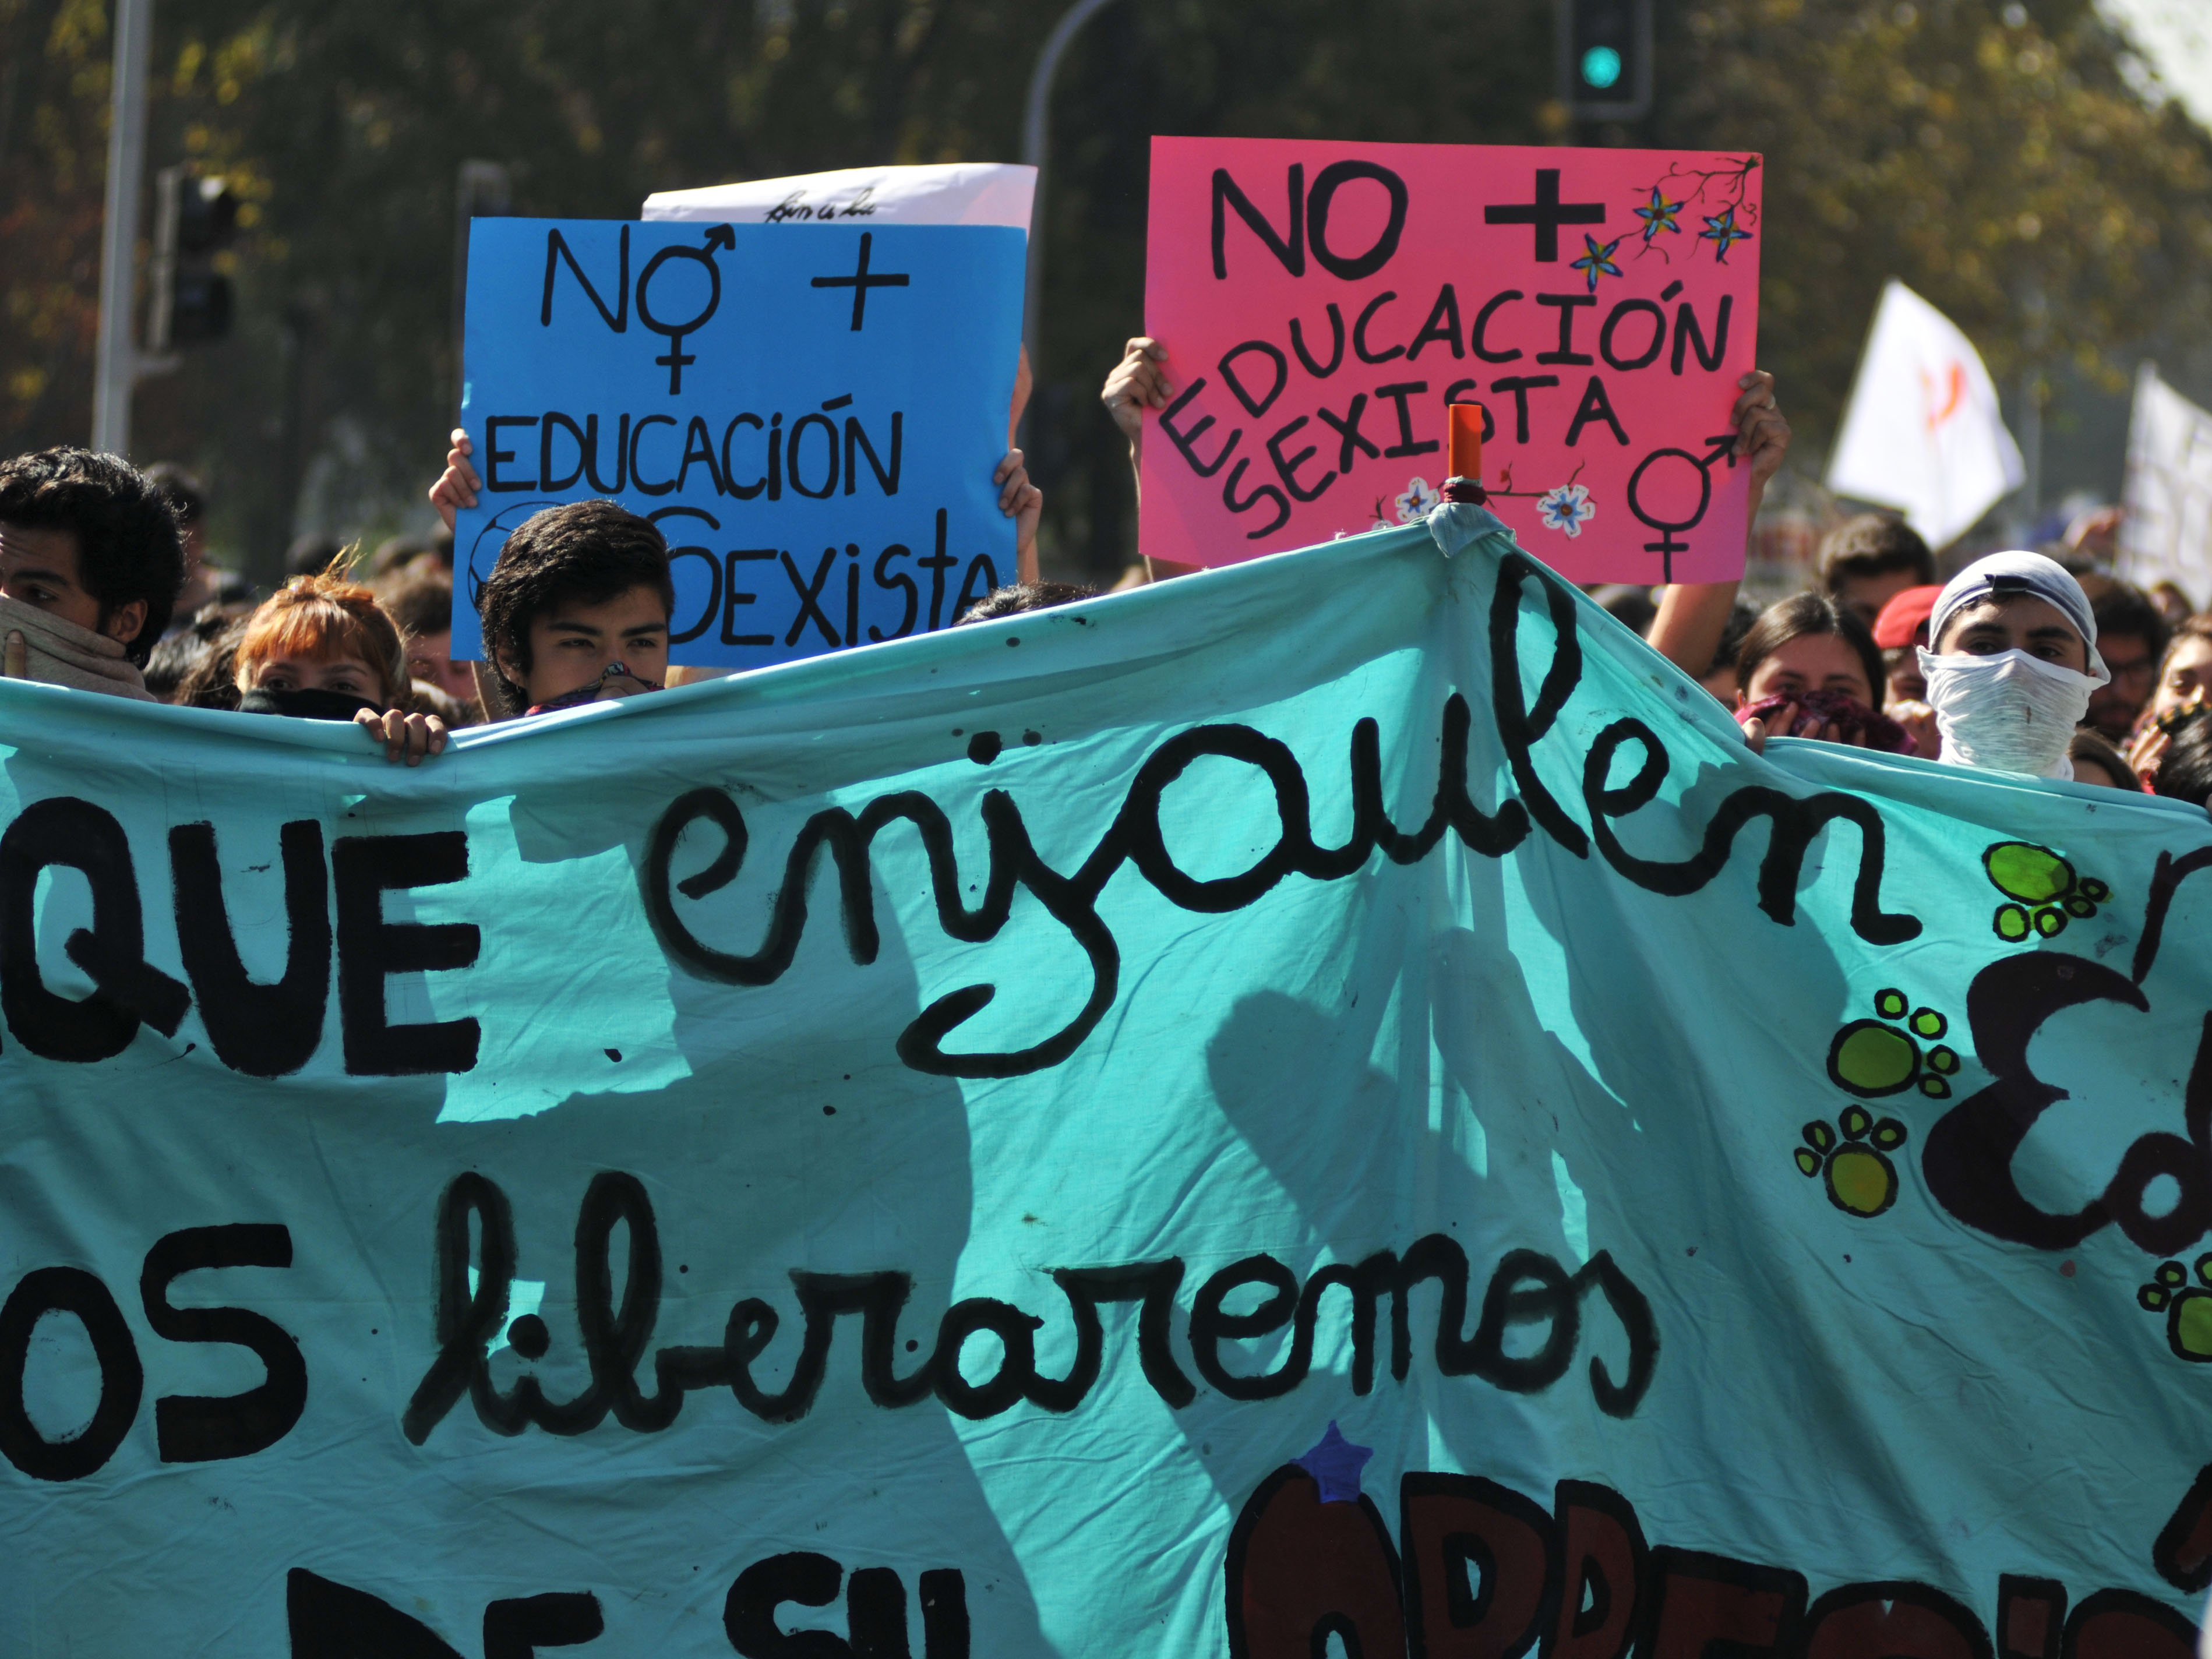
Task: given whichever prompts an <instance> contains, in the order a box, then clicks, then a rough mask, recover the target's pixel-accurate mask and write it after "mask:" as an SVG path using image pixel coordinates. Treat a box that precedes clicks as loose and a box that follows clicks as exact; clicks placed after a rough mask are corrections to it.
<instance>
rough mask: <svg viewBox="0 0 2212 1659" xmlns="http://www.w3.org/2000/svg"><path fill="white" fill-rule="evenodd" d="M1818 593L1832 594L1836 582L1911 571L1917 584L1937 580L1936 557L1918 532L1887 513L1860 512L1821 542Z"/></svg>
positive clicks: (1816, 567) (1815, 565) (1818, 565)
mask: <svg viewBox="0 0 2212 1659" xmlns="http://www.w3.org/2000/svg"><path fill="white" fill-rule="evenodd" d="M1814 570H1815V572H1816V573H1817V575H1816V580H1818V582H1819V584H1820V591H1821V592H1824V593H1832V592H1835V591H1836V586H1837V584H1838V583H1839V582H1843V581H1846V580H1850V579H1851V578H1853V577H1857V576H1882V575H1887V574H1889V573H1890V572H1891V571H1893V570H1910V571H1911V572H1912V573H1913V576H1914V578H1915V581H1916V585H1917V586H1923V587H1924V586H1929V584H1931V583H1933V582H1934V581H1935V580H1936V556H1935V555H1934V554H1933V553H1930V552H1929V550H1928V544H1927V543H1926V542H1924V541H1923V540H1921V539H1920V532H1918V531H1917V530H1915V529H1913V527H1912V526H1911V525H1909V524H1907V523H1905V520H1902V519H1896V518H1892V517H1891V516H1890V515H1889V514H1888V513H1860V514H1859V515H1858V516H1857V518H1855V519H1846V520H1844V522H1843V523H1842V524H1840V525H1838V526H1837V527H1836V528H1835V529H1833V530H1832V531H1830V532H1828V533H1827V535H1826V537H1825V538H1823V539H1822V540H1821V543H1820V557H1819V558H1818V559H1817V560H1816V561H1815V562H1814Z"/></svg>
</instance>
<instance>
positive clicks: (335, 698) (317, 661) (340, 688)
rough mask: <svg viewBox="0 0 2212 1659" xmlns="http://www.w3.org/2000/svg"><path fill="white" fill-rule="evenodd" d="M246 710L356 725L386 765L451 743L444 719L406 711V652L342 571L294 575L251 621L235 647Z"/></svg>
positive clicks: (371, 599) (411, 761)
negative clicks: (380, 752)
mask: <svg viewBox="0 0 2212 1659" xmlns="http://www.w3.org/2000/svg"><path fill="white" fill-rule="evenodd" d="M237 665H238V689H239V690H240V693H241V694H242V695H241V696H240V700H239V705H238V706H239V709H240V713H243V714H289V715H292V716H295V718H301V719H306V720H351V721H352V722H353V723H354V724H355V725H356V726H362V727H365V728H366V729H367V730H368V733H369V735H370V736H371V737H373V738H375V739H376V740H377V741H379V742H380V743H381V744H384V746H385V757H386V759H387V760H395V761H396V760H400V759H402V758H404V760H405V761H406V763H407V764H408V765H410V766H419V765H421V764H422V757H424V756H425V755H435V754H438V753H440V752H441V751H442V750H444V749H445V746H446V723H445V722H444V721H443V720H440V719H439V718H438V717H437V716H436V715H435V714H414V713H410V711H409V710H408V708H407V707H406V705H407V703H408V702H409V701H410V693H411V689H412V683H411V681H410V678H409V677H408V673H407V647H406V642H405V641H404V639H403V638H402V637H401V635H400V632H399V629H398V625H397V624H395V623H393V622H392V618H391V617H388V616H386V614H385V612H384V608H383V607H382V606H381V605H378V604H377V602H376V596H375V595H374V593H372V592H369V591H368V589H367V588H366V587H363V586H360V585H359V584H358V583H356V582H349V581H348V580H346V579H345V577H344V575H343V574H342V572H341V571H340V569H339V568H338V567H337V566H336V565H333V566H331V568H329V569H327V570H325V571H324V572H323V573H322V574H320V575H319V576H295V577H294V578H293V579H292V580H290V581H289V582H287V583H285V584H284V586H282V587H280V588H278V589H277V590H276V592H275V593H273V594H271V595H270V597H269V598H268V599H264V601H263V602H262V604H261V607H260V609H258V611H255V612H254V613H253V615H252V617H249V618H248V619H247V620H246V634H245V636H244V637H243V638H242V639H240V641H239V644H238V656H237Z"/></svg>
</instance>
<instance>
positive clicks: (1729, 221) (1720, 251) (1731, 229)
mask: <svg viewBox="0 0 2212 1659" xmlns="http://www.w3.org/2000/svg"><path fill="white" fill-rule="evenodd" d="M1698 240H1699V241H1701V242H1711V244H1712V245H1713V262H1714V263H1715V264H1727V263H1728V252H1729V248H1730V247H1732V246H1735V244H1736V243H1738V242H1747V241H1749V240H1751V233H1750V232H1749V231H1747V230H1745V229H1744V228H1741V226H1739V225H1738V224H1737V223H1736V222H1735V208H1734V207H1732V206H1731V207H1725V208H1723V209H1722V210H1720V212H1719V213H1718V214H1717V215H1716V216H1712V217H1710V218H1707V219H1706V220H1705V228H1704V229H1703V230H1701V231H1699V233H1698Z"/></svg>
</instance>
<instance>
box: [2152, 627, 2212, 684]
mask: <svg viewBox="0 0 2212 1659" xmlns="http://www.w3.org/2000/svg"><path fill="white" fill-rule="evenodd" d="M2190 640H2212V611H2198V612H2197V614H2196V615H2195V616H2193V617H2189V618H2188V619H2187V620H2186V621H2184V622H2179V623H2175V624H2174V625H2173V632H2172V635H2170V636H2169V637H2168V638H2167V640H2166V649H2165V650H2163V651H2161V652H2160V653H2158V678H2159V682H2160V684H2165V681H2166V660H2167V659H2169V658H2170V657H2172V655H2173V653H2175V652H2176V651H2178V650H2179V649H2180V648H2181V647H2182V645H2183V644H2184V643H2185V641H2190Z"/></svg>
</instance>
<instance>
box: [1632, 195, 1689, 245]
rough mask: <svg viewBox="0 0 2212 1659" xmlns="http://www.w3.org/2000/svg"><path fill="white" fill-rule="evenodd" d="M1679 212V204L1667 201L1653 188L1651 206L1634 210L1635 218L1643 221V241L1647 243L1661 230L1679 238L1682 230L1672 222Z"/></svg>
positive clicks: (1680, 205)
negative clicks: (1670, 232)
mask: <svg viewBox="0 0 2212 1659" xmlns="http://www.w3.org/2000/svg"><path fill="white" fill-rule="evenodd" d="M1681 210H1682V204H1680V202H1670V201H1668V199H1667V197H1666V196H1665V194H1664V193H1663V192H1662V191H1660V190H1659V189H1658V187H1657V186H1656V185H1655V186H1653V188H1652V191H1651V205H1650V206H1649V207H1640V208H1638V209H1637V210H1636V216H1637V217H1638V218H1639V219H1641V220H1643V221H1644V240H1645V241H1647V242H1649V241H1650V240H1651V239H1652V238H1653V237H1655V236H1656V235H1657V234H1659V233H1660V232H1661V231H1662V230H1668V231H1672V232H1674V234H1675V235H1677V236H1680V234H1682V228H1681V226H1680V225H1678V224H1676V223H1675V222H1674V216H1675V215H1676V214H1678V213H1680V211H1681Z"/></svg>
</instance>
